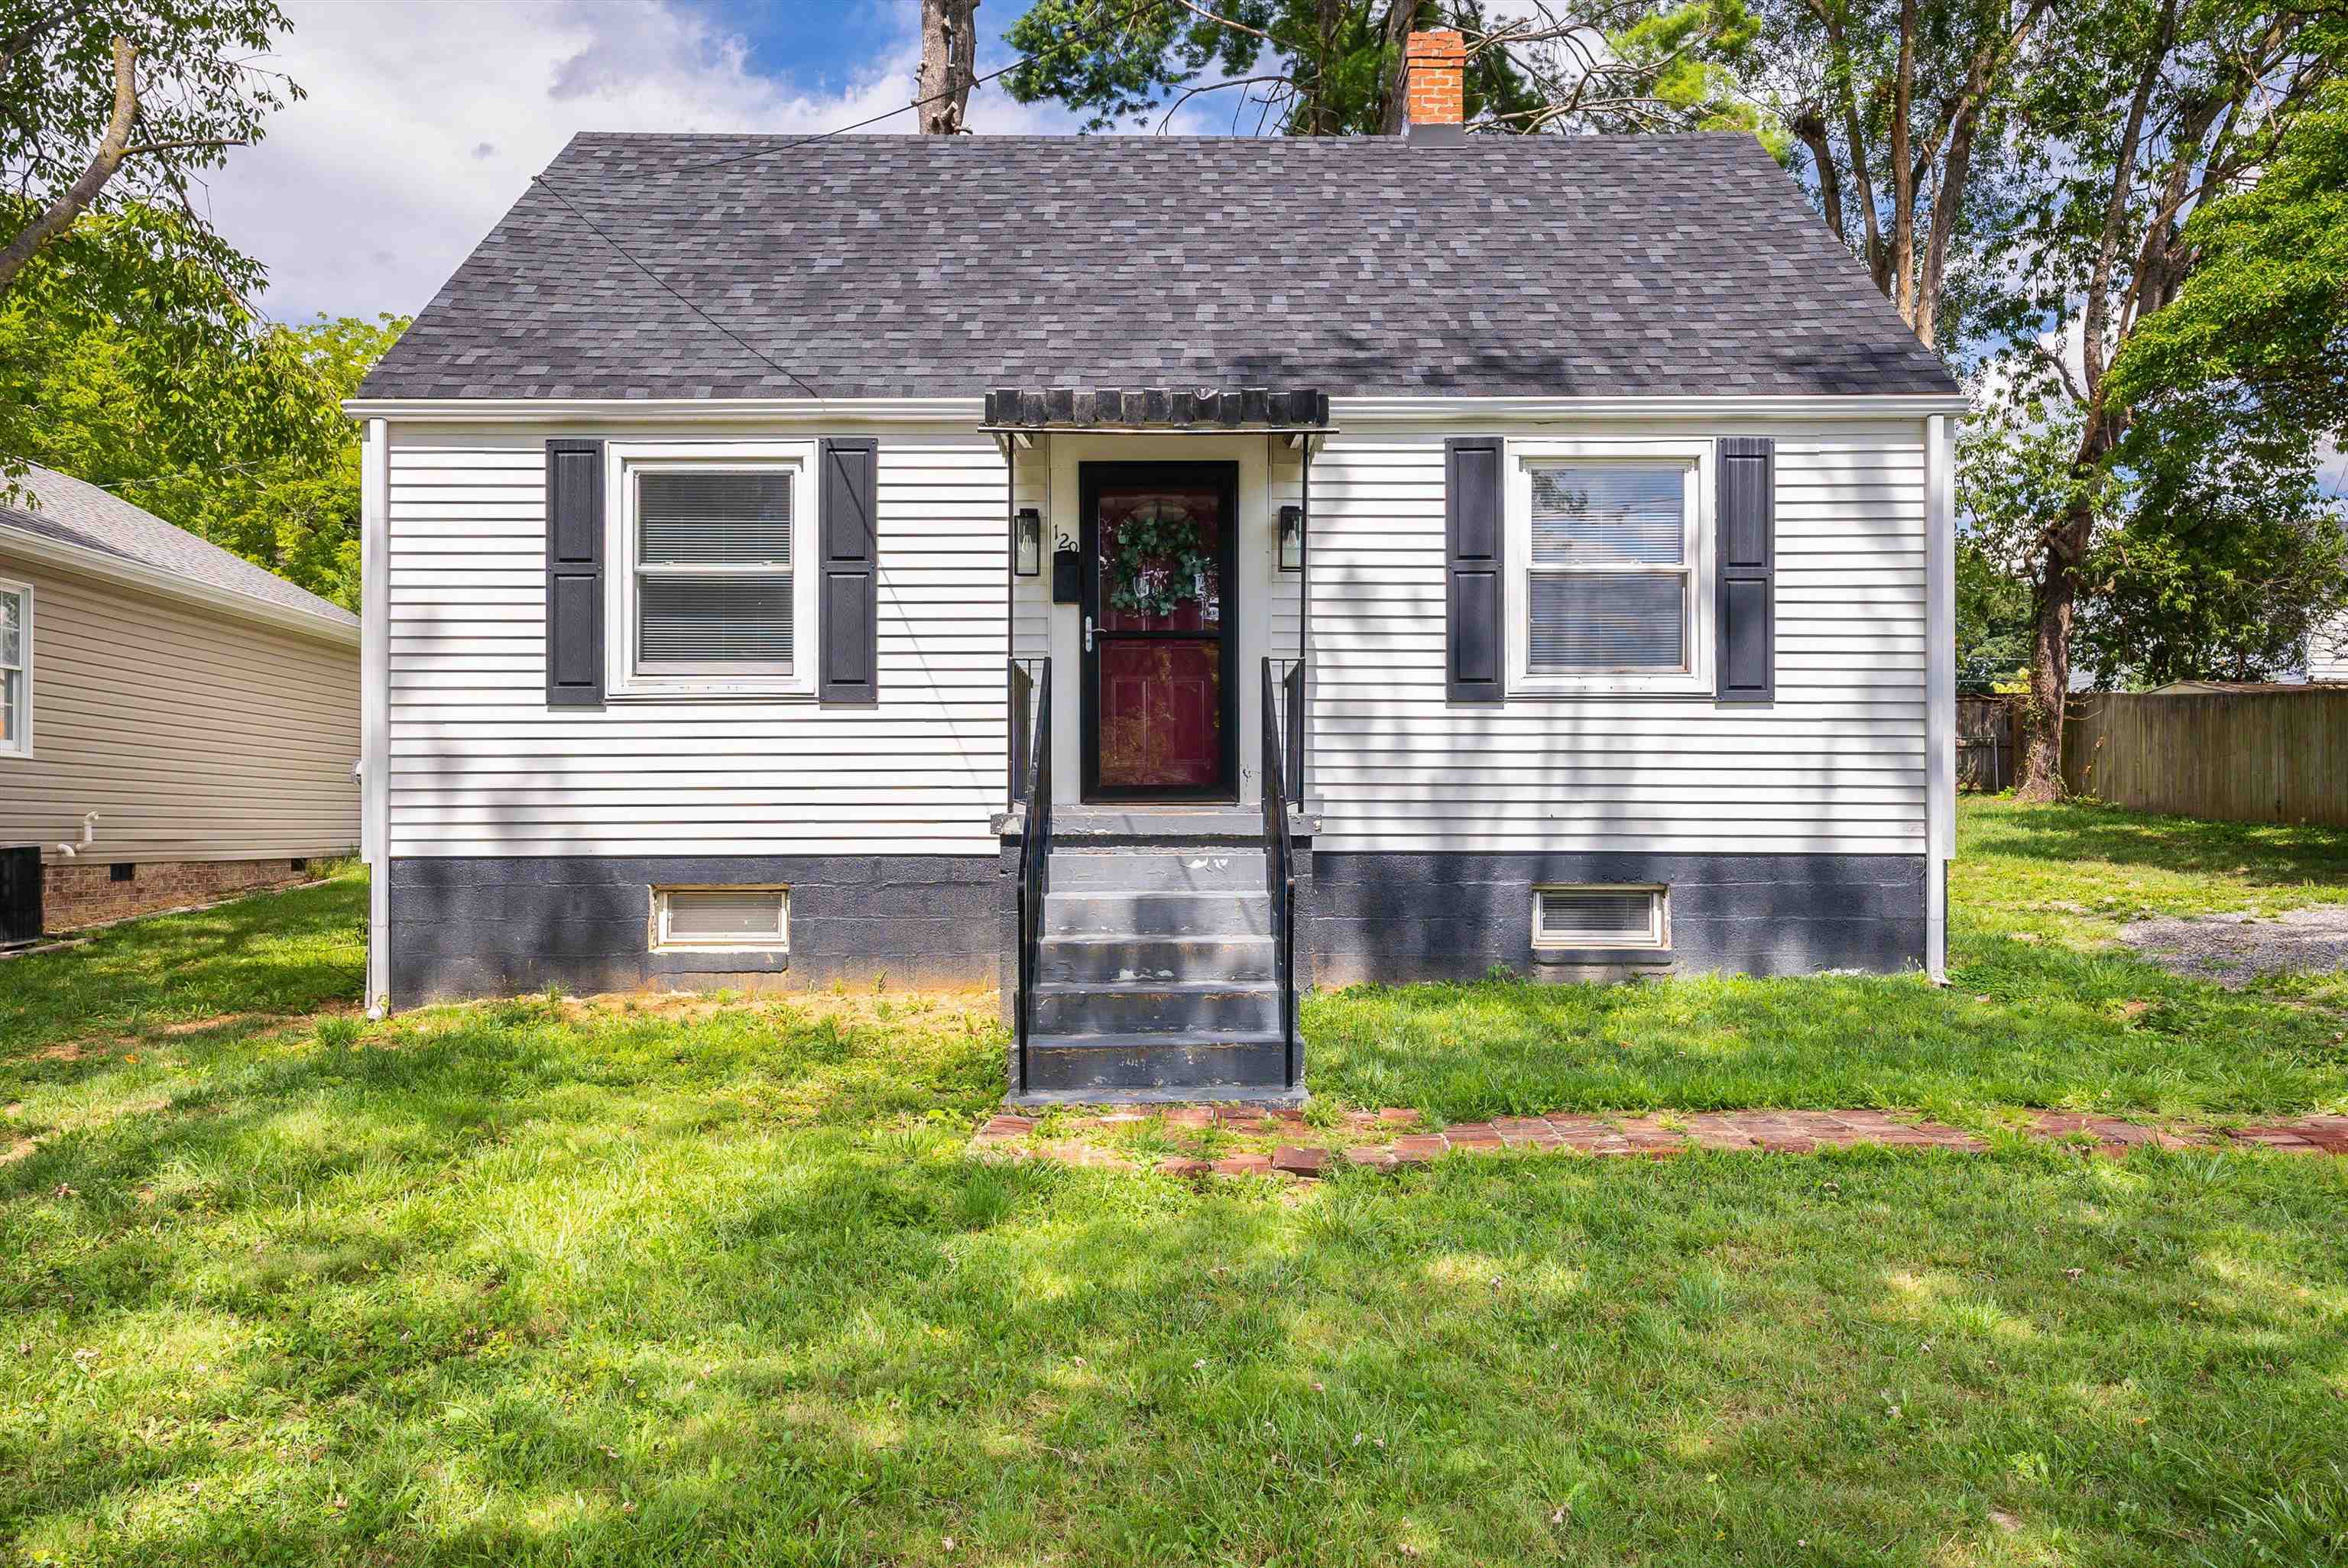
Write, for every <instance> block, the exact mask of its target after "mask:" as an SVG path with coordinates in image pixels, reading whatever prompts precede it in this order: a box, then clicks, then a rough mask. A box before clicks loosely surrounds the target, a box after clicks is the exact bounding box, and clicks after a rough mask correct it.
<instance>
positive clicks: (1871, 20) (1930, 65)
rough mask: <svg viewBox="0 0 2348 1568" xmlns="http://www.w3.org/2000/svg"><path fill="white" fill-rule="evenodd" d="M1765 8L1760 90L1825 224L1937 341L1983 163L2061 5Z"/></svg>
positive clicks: (1836, 1) (1968, 1)
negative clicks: (1794, 150) (2017, 81)
mask: <svg viewBox="0 0 2348 1568" xmlns="http://www.w3.org/2000/svg"><path fill="white" fill-rule="evenodd" d="M1757 3H1758V4H1759V5H1761V6H1762V10H1761V12H1760V16H1761V20H1762V26H1761V28H1760V31H1759V34H1758V37H1757V40H1756V44H1755V46H1754V48H1753V51H1752V55H1753V64H1752V67H1751V71H1752V77H1753V87H1754V91H1755V92H1756V96H1758V97H1760V98H1761V99H1762V101H1764V102H1765V103H1766V104H1767V105H1768V106H1769V108H1770V110H1771V113H1772V116H1773V118H1774V119H1775V121H1776V123H1778V124H1782V125H1783V126H1784V128H1785V130H1786V133H1787V136H1788V137H1789V138H1790V139H1791V142H1792V143H1793V144H1794V145H1796V146H1798V147H1799V148H1801V149H1802V157H1801V159H1799V162H1801V163H1806V164H1807V178H1808V180H1809V182H1810V185H1811V189H1812V190H1813V192H1814V194H1815V196H1816V199H1817V200H1818V208H1819V210H1820V212H1821V213H1822V214H1823V215H1824V217H1825V218H1826V220H1827V226H1828V228H1829V229H1831V230H1833V231H1834V234H1835V237H1836V238H1837V239H1838V240H1840V241H1843V243H1844V244H1846V245H1848V246H1849V247H1850V249H1851V250H1852V251H1854V252H1856V253H1857V254H1858V255H1859V258H1860V259H1861V260H1863V261H1866V263H1867V266H1868V272H1869V274H1870V275H1871V276H1872V277H1873V278H1874V280H1875V286H1876V287H1877V288H1879V289H1880V290H1881V291H1882V292H1883V294H1884V297H1885V298H1886V299H1889V300H1890V301H1891V302H1892V303H1893V304H1894V305H1896V306H1897V307H1898V308H1899V311H1900V316H1901V317H1902V319H1904V320H1905V321H1906V322H1907V323H1908V324H1909V325H1910V327H1912V328H1914V329H1915V333H1916V335H1917V337H1918V338H1920V339H1921V340H1922V342H1923V343H1924V344H1925V346H1926V347H1928V348H1931V347H1937V346H1939V345H1940V344H1941V343H1942V342H1943V341H1944V340H1945V339H1946V338H1948V337H1949V336H1950V333H1949V332H1948V331H1946V330H1945V328H1946V327H1948V326H1949V325H1952V324H1953V323H1944V322H1943V320H1942V316H1943V313H1944V311H1945V310H1947V309H1948V307H1949V306H1950V304H1951V303H1952V294H1953V295H1954V297H1955V299H1957V300H1961V299H1962V291H1952V282H1953V280H1952V268H1956V269H1959V270H1962V265H1963V261H1964V256H1965V248H1964V247H1963V246H1962V244H1961V243H1960V238H1961V236H1962V235H1963V233H1964V232H1965V219H1966V212H1967V207H1966V201H1967V198H1968V196H1969V195H1970V193H1971V192H1972V187H1973V184H1974V181H1975V179H1976V178H1977V177H1978V175H1979V174H1980V172H1981V170H1980V169H1979V168H1978V167H1977V165H1978V164H1979V163H1980V162H1981V161H1982V160H1984V159H1988V160H1994V159H1996V157H1997V155H1998V153H1999V150H2000V149H2001V148H2002V146H2003V140H2004V137H2005V132H2006V128H2007V125H2008V122H2009V119H2010V117H2011V113H2012V107H2013V94H2012V92H2011V85H2012V83H2013V79H2014V78H2015V77H2016V76H2017V75H2018V74H2020V73H2022V72H2023V71H2024V70H2025V69H2026V68H2028V67H2032V66H2034V64H2035V63H2037V62H2038V61H2039V60H2040V59H2041V57H2042V56H2043V55H2044V22H2045V20H2046V17H2047V15H2048V13H2049V11H2050V9H2051V4H2052V0H1757ZM1780 156H1781V157H1784V156H1786V154H1785V153H1784V152H1781V154H1780ZM1787 161H1789V162H1793V161H1796V160H1795V159H1791V158H1788V159H1787Z"/></svg>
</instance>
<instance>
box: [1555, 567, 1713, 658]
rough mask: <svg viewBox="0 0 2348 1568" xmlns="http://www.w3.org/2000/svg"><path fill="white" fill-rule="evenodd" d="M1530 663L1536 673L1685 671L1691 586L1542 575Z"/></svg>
mask: <svg viewBox="0 0 2348 1568" xmlns="http://www.w3.org/2000/svg"><path fill="white" fill-rule="evenodd" d="M1531 600H1532V605H1531V611H1530V613H1531V619H1532V633H1531V640H1530V644H1529V659H1528V661H1527V662H1529V664H1530V665H1531V666H1532V668H1533V669H1535V670H1536V671H1552V670H1554V671H1593V670H1680V669H1684V668H1685V667H1686V665H1687V637H1686V628H1687V579H1686V578H1684V577H1683V576H1681V575H1679V574H1678V573H1673V574H1672V575H1670V576H1667V577H1666V576H1661V575H1657V576H1653V577H1649V576H1645V575H1632V574H1625V573H1616V572H1607V573H1598V572H1590V573H1580V572H1565V573H1555V574H1551V573H1545V572H1538V571H1537V572H1535V573H1534V574H1533V577H1532V594H1531Z"/></svg>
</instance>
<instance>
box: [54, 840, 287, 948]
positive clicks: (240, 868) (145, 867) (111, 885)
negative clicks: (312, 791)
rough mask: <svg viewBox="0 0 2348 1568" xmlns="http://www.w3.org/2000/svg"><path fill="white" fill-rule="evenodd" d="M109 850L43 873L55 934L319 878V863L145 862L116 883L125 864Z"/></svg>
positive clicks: (56, 863) (57, 864) (56, 865)
mask: <svg viewBox="0 0 2348 1568" xmlns="http://www.w3.org/2000/svg"><path fill="white" fill-rule="evenodd" d="M105 853H106V851H105V848H104V846H103V845H100V846H99V847H98V849H96V850H94V851H93V852H92V853H91V855H90V856H89V857H88V858H86V859H81V860H67V861H54V862H51V863H50V864H48V865H46V866H43V867H42V868H41V923H42V925H44V926H45V927H47V928H48V929H50V930H52V931H72V930H77V929H78V928H80V927H84V926H97V925H101V924H103V923H105V922H106V921H108V920H120V919H125V918H127V917H130V916H132V915H150V914H153V913H154V912H155V911H157V910H159V909H179V908H183V907H186V906H188V905H191V904H209V903H211V902H212V901H213V900H215V899H220V898H228V897H234V896H235V895H237V894H239V893H257V892H262V891H264V890H266V889H268V888H272V887H290V886H293V884H294V883H297V882H306V881H308V880H309V879H310V878H311V876H313V875H314V873H313V872H312V871H310V870H309V869H308V867H309V866H313V865H315V864H316V862H315V861H310V862H306V863H304V865H301V866H297V865H296V864H295V863H294V861H293V859H292V858H290V857H289V858H286V859H282V860H281V859H271V860H139V861H132V862H129V863H128V864H129V866H130V876H129V880H128V881H118V880H116V879H115V876H114V867H115V866H117V865H118V864H122V863H120V862H115V861H108V860H106V859H103V858H101V857H102V856H104V855H105Z"/></svg>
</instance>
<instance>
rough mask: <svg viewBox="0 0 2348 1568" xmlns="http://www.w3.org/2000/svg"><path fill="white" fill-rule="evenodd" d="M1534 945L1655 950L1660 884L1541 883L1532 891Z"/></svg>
mask: <svg viewBox="0 0 2348 1568" xmlns="http://www.w3.org/2000/svg"><path fill="white" fill-rule="evenodd" d="M1533 945H1534V946H1535V947H1537V948H1660V947H1662V946H1663V889H1662V888H1660V887H1541V888H1536V889H1535V890H1534V892H1533Z"/></svg>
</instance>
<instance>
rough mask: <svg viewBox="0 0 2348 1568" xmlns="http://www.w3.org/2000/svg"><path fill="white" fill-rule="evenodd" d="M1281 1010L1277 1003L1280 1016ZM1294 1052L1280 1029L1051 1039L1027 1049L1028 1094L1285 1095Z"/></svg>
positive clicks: (1040, 1037)
mask: <svg viewBox="0 0 2348 1568" xmlns="http://www.w3.org/2000/svg"><path fill="white" fill-rule="evenodd" d="M1277 1010H1278V1004H1277V1002H1276V1001H1275V1003H1274V1011H1275V1013H1276V1012H1277ZM1287 1071H1288V1050H1287V1047H1286V1045H1285V1044H1284V1043H1283V1042H1282V1040H1281V1036H1280V1032H1279V1030H1265V1031H1231V1032H1224V1033H1200V1034H1195V1035H1185V1036H1181V1037H1179V1038H1176V1039H1169V1038H1168V1037H1166V1036H1163V1035H1147V1034H1144V1035H1135V1034H1110V1033H1099V1034H1045V1033H1038V1034H1037V1035H1036V1036H1035V1038H1034V1039H1032V1040H1029V1041H1028V1045H1027V1093H1028V1094H1030V1095H1033V1096H1038V1097H1050V1096H1081V1097H1089V1098H1092V1099H1094V1100H1098V1101H1104V1102H1106V1101H1110V1100H1115V1099H1117V1098H1119V1097H1120V1091H1138V1090H1161V1091H1162V1090H1176V1091H1188V1092H1189V1093H1191V1094H1193V1095H1195V1096H1196V1097H1198V1098H1200V1099H1207V1100H1216V1099H1223V1098H1237V1097H1239V1096H1241V1095H1248V1096H1251V1097H1252V1096H1256V1095H1261V1094H1263V1093H1266V1092H1269V1091H1285V1085H1286V1081H1287Z"/></svg>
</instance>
